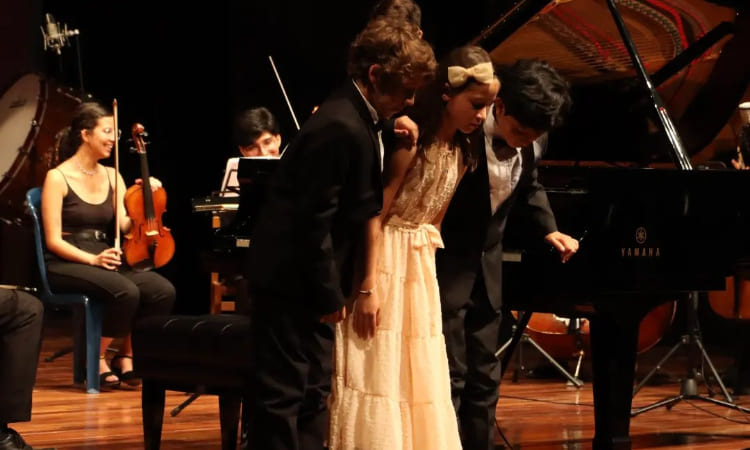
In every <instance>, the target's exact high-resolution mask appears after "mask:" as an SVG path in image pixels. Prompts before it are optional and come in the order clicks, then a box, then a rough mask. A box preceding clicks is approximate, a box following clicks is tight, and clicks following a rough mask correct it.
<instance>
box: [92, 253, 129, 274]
mask: <svg viewBox="0 0 750 450" xmlns="http://www.w3.org/2000/svg"><path fill="white" fill-rule="evenodd" d="M90 264H91V265H92V266H97V267H103V268H105V269H108V270H115V269H117V268H118V267H119V266H120V264H122V250H120V249H117V248H108V249H106V250H103V251H102V252H101V253H99V254H98V255H94V257H93V258H92V259H91V263H90Z"/></svg>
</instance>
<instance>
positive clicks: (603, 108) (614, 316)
mask: <svg viewBox="0 0 750 450" xmlns="http://www.w3.org/2000/svg"><path fill="white" fill-rule="evenodd" d="M741 3H742V2H739V1H738V2H730V1H722V2H719V1H715V2H706V1H702V0H692V1H688V0H672V1H651V0H618V1H615V0H572V1H567V2H549V1H541V0H540V1H537V0H527V1H520V2H515V3H514V5H513V6H511V7H509V8H508V9H507V10H506V11H505V12H504V13H503V14H502V15H501V16H500V18H499V19H498V20H497V21H495V22H494V23H491V24H490V25H489V26H487V27H486V28H485V30H484V31H482V33H481V34H480V35H478V36H476V37H475V38H474V39H473V40H472V42H474V43H476V44H478V45H482V46H483V47H485V48H486V49H487V50H488V51H490V52H491V54H492V56H493V59H494V60H495V61H496V62H499V63H505V62H508V63H510V62H512V61H513V60H515V59H516V58H518V57H539V58H542V59H546V60H548V61H550V62H551V63H552V64H553V65H555V66H556V67H558V68H559V69H560V70H561V71H562V72H563V73H565V74H566V75H567V76H568V78H569V79H571V80H572V82H573V95H574V102H575V103H576V112H575V114H574V116H573V117H572V118H571V120H570V121H569V123H568V125H567V126H566V127H564V128H563V129H561V130H559V131H558V132H556V133H555V134H553V135H552V136H551V137H550V148H549V150H548V153H547V155H546V160H545V161H542V164H541V166H540V172H539V176H540V179H541V180H542V184H544V185H545V187H546V189H547V193H548V196H549V197H550V202H551V204H552V206H553V210H554V211H555V214H556V216H557V219H558V226H559V228H560V229H561V230H562V231H564V232H566V233H568V234H571V235H572V236H574V237H577V238H579V239H580V240H581V246H580V249H579V252H578V254H577V255H576V256H575V257H574V258H573V259H571V260H570V261H569V262H568V263H567V264H561V263H560V261H559V257H558V256H557V255H556V253H555V252H551V251H550V249H549V248H545V247H535V246H534V245H528V243H527V242H525V241H523V240H519V241H516V242H514V241H513V236H516V237H517V236H519V235H518V234H514V233H510V234H509V235H508V236H506V242H505V243H504V247H505V248H506V249H507V248H517V249H521V251H520V252H517V253H516V254H515V256H516V257H514V258H512V259H509V260H506V262H505V264H504V267H503V277H504V280H503V288H504V293H503V300H504V303H505V305H504V306H507V307H509V308H511V309H516V310H521V311H527V312H534V311H541V312H552V313H556V314H559V315H562V316H567V317H586V318H588V319H589V321H590V330H591V347H592V349H591V350H592V369H593V390H594V404H595V421H596V423H595V437H594V440H593V448H595V449H613V448H614V449H629V448H631V441H630V437H629V426H630V417H631V403H632V392H633V381H634V371H635V358H636V348H637V340H638V330H639V324H640V321H641V319H643V317H644V316H645V315H646V314H647V313H648V312H649V311H650V310H652V309H653V308H655V307H656V306H658V305H660V304H661V303H664V302H667V301H673V300H675V299H681V298H682V299H687V298H688V297H689V295H691V294H693V293H695V292H702V291H709V290H722V289H724V282H725V281H724V280H725V277H726V276H728V275H730V274H731V272H732V270H733V267H734V266H735V264H736V263H737V262H738V261H740V260H742V259H744V258H746V257H748V256H750V245H749V244H750V242H749V241H750V240H748V238H747V233H746V230H748V229H749V228H748V227H750V201H748V199H747V198H746V195H747V193H748V192H750V173H748V172H744V171H735V170H727V169H725V168H721V167H722V166H723V165H722V164H721V163H720V162H719V163H716V162H714V161H715V160H717V159H719V160H720V159H724V160H725V162H728V159H729V156H727V155H726V154H725V155H722V153H721V150H722V148H724V149H726V148H730V149H733V148H734V147H735V145H736V140H735V138H733V136H731V127H728V126H727V124H728V123H730V122H731V120H732V119H733V113H734V111H735V108H736V107H737V105H738V104H739V102H740V101H741V100H742V98H743V95H746V91H747V87H748V80H750V63H749V62H748V61H747V59H748V58H746V57H745V56H742V51H741V50H740V49H741V48H742V47H745V48H747V47H746V46H747V45H748V43H749V42H750V23H748V22H749V21H750V17H749V16H750V11H746V10H743V7H744V8H747V7H746V6H743V5H741ZM719 86H720V87H719ZM663 98H665V99H666V102H665V101H664V100H663ZM673 118H674V119H673ZM730 125H731V123H730ZM727 131H729V133H727ZM727 134H729V137H727V136H726V135H727ZM732 141H734V142H732ZM722 156H723V158H722ZM716 167H719V168H716ZM512 225H513V224H512V218H511V223H509V227H512ZM509 240H510V242H509Z"/></svg>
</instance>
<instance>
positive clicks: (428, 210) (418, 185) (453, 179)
mask: <svg viewBox="0 0 750 450" xmlns="http://www.w3.org/2000/svg"><path fill="white" fill-rule="evenodd" d="M460 161H461V151H460V150H459V149H458V148H457V147H455V146H452V145H450V144H448V143H445V142H438V143H434V144H432V145H430V146H429V147H427V148H425V150H424V152H423V153H422V154H420V155H417V156H416V161H415V163H414V165H413V166H412V167H411V168H410V169H409V170H408V171H407V173H406V175H405V177H404V181H403V183H402V185H401V190H400V191H399V192H398V194H396V198H395V199H394V200H393V205H392V206H391V210H390V212H389V218H397V219H396V220H397V221H399V222H402V223H403V222H405V223H410V224H414V225H419V224H433V223H434V222H435V220H436V219H437V217H438V215H439V214H440V212H441V211H442V210H443V208H444V207H445V206H446V205H447V204H448V202H450V199H451V197H452V196H453V191H455V189H456V184H457V182H458V174H459V165H460Z"/></svg>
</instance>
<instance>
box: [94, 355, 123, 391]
mask: <svg viewBox="0 0 750 450" xmlns="http://www.w3.org/2000/svg"><path fill="white" fill-rule="evenodd" d="M99 359H105V357H104V356H101V357H99ZM109 377H116V378H117V379H116V380H107V378H109ZM119 386H120V377H119V376H117V374H116V373H115V372H113V371H112V370H109V371H107V372H102V373H100V374H99V388H100V389H101V388H116V387H119Z"/></svg>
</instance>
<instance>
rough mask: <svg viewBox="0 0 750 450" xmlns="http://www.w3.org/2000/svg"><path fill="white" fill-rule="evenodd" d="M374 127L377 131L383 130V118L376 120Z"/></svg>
mask: <svg viewBox="0 0 750 450" xmlns="http://www.w3.org/2000/svg"><path fill="white" fill-rule="evenodd" d="M372 127H373V129H374V130H375V132H376V133H377V132H378V131H382V130H383V121H382V120H378V121H377V122H375V125H373V126H372Z"/></svg>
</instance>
